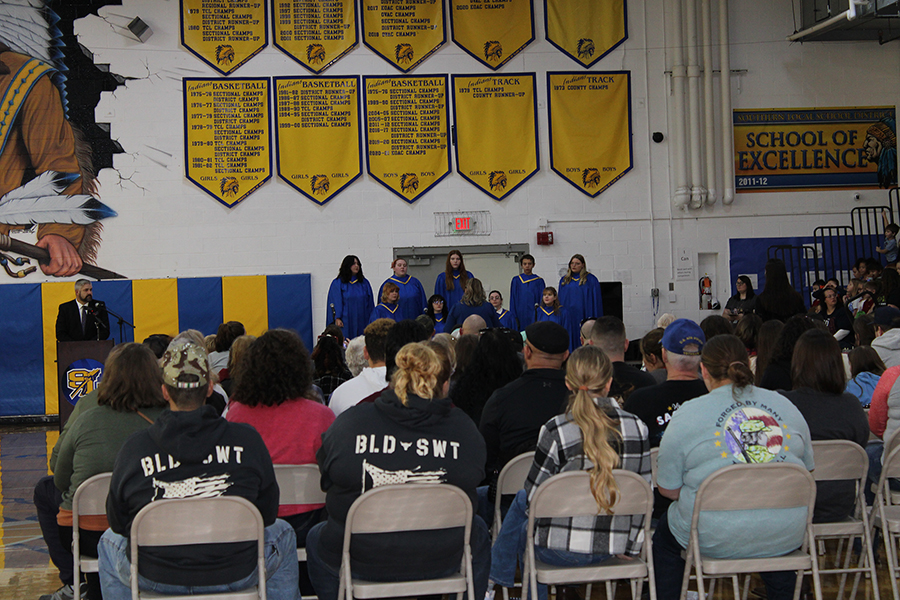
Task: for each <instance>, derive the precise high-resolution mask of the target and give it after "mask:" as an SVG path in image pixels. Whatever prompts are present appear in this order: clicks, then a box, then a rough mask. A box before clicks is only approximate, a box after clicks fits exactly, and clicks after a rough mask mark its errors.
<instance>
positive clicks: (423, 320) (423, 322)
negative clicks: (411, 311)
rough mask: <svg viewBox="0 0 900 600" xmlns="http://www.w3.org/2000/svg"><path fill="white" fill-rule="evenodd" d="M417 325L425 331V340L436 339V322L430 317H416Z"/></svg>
mask: <svg viewBox="0 0 900 600" xmlns="http://www.w3.org/2000/svg"><path fill="white" fill-rule="evenodd" d="M416 323H418V324H419V326H420V327H421V328H422V329H424V330H425V339H427V340H430V339H431V338H432V337H434V321H433V320H432V318H431V317H429V316H428V315H419V316H418V317H416Z"/></svg>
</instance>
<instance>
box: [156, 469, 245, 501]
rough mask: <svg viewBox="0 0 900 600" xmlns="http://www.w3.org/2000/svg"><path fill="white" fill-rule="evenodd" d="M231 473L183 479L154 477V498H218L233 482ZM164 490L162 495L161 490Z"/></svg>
mask: <svg viewBox="0 0 900 600" xmlns="http://www.w3.org/2000/svg"><path fill="white" fill-rule="evenodd" d="M229 477H230V475H229V474H228V473H222V474H221V475H212V476H211V477H190V478H188V479H183V480H181V481H160V480H159V479H157V478H155V477H154V478H153V499H154V500H167V499H169V498H179V499H181V498H216V497H218V496H221V495H222V494H224V493H225V490H227V489H228V488H229V487H231V482H230V481H228V478H229ZM160 491H162V496H160V495H159V492H160Z"/></svg>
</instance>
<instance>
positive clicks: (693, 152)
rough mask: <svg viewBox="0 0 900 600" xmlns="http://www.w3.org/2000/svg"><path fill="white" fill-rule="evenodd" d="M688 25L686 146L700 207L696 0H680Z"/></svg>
mask: <svg viewBox="0 0 900 600" xmlns="http://www.w3.org/2000/svg"><path fill="white" fill-rule="evenodd" d="M682 1H683V3H684V9H683V10H684V16H685V24H686V25H687V57H688V60H687V63H688V64H687V75H688V124H689V126H688V129H689V132H690V133H689V135H688V136H687V140H686V142H687V147H688V149H689V151H690V157H691V169H690V174H691V208H700V207H701V206H703V203H704V202H705V201H706V187H705V186H704V185H703V145H704V144H703V134H702V130H701V116H700V63H699V54H700V52H699V49H698V47H697V46H698V29H697V2H696V0H682Z"/></svg>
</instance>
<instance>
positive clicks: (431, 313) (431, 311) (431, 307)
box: [425, 294, 447, 323]
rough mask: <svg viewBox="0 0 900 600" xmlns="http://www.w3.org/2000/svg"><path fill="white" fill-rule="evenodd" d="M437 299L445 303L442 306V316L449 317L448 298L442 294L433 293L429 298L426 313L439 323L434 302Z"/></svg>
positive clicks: (443, 317)
mask: <svg viewBox="0 0 900 600" xmlns="http://www.w3.org/2000/svg"><path fill="white" fill-rule="evenodd" d="M437 300H440V301H441V302H443V303H444V306H443V308H441V318H442V319H446V318H447V300H446V299H445V298H444V297H443V296H441V295H440V294H433V295H432V296H431V298H429V299H428V304H427V305H426V307H425V314H426V315H428V316H429V317H431V320H432V321H434V322H435V323H437V315H435V314H434V303H435V302H436V301H437Z"/></svg>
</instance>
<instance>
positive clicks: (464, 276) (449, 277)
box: [444, 248, 469, 290]
mask: <svg viewBox="0 0 900 600" xmlns="http://www.w3.org/2000/svg"><path fill="white" fill-rule="evenodd" d="M454 254H455V255H457V256H458V257H459V289H461V290H464V289H466V282H467V281H468V280H469V274H468V273H466V261H465V260H463V255H462V252H460V251H459V250H457V249H456V248H454V249H453V250H451V251H450V252H448V253H447V261H446V262H445V263H444V277H445V278H444V285H445V286H446V287H447V289H448V290H452V289H454V283H453V267H452V266H451V265H450V257H451V256H453V255H454Z"/></svg>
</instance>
